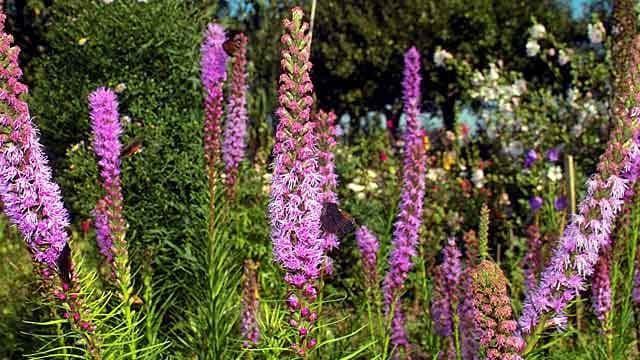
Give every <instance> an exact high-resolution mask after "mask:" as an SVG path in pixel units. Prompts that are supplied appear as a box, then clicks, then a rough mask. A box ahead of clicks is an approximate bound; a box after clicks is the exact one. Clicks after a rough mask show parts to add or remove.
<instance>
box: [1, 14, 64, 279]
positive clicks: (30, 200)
mask: <svg viewBox="0 0 640 360" xmlns="http://www.w3.org/2000/svg"><path fill="white" fill-rule="evenodd" d="M5 18H6V16H5V15H4V13H1V12H0V29H1V28H3V27H4V21H5ZM12 41H13V37H12V36H10V35H7V34H6V33H4V31H3V32H2V33H1V34H0V57H2V62H1V64H2V65H0V78H1V79H2V81H1V83H2V84H1V85H0V89H1V91H0V102H2V104H3V106H2V111H1V112H0V144H2V146H1V147H0V174H1V175H0V200H1V202H2V204H3V208H4V213H5V214H6V215H7V218H9V220H10V221H11V223H12V224H14V225H15V226H16V227H17V228H18V230H19V231H20V233H21V234H22V236H24V240H25V242H26V243H27V246H28V247H29V250H30V251H31V254H32V256H33V259H34V260H35V262H36V263H38V264H40V265H44V266H43V267H42V268H43V269H44V268H47V267H48V268H50V269H51V270H54V272H55V271H56V270H57V266H56V260H57V259H58V257H59V256H60V254H61V253H62V249H63V248H64V247H65V245H66V244H67V241H68V239H69V236H68V234H67V229H66V228H67V226H68V225H69V215H68V213H67V211H66V210H65V209H64V206H63V204H62V198H61V196H60V190H59V189H58V185H56V184H55V183H54V182H53V181H52V179H51V169H50V168H49V165H48V164H47V159H46V158H45V155H44V153H43V152H42V146H41V145H40V143H39V141H38V136H37V134H38V132H37V130H36V128H35V127H34V125H33V123H32V122H31V117H30V116H29V108H28V106H27V103H26V102H24V101H23V100H22V99H21V96H22V94H25V93H26V92H27V86H26V85H24V84H22V83H21V82H20V80H19V78H20V77H21V76H22V70H21V69H20V67H19V66H18V54H19V53H20V49H19V48H18V47H11V42H12Z"/></svg>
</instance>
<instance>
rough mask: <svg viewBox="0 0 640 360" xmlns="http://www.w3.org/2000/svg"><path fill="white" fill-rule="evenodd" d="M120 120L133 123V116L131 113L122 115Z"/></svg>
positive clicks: (124, 122)
mask: <svg viewBox="0 0 640 360" xmlns="http://www.w3.org/2000/svg"><path fill="white" fill-rule="evenodd" d="M120 122H121V123H123V124H131V117H130V116H129V115H122V116H120Z"/></svg>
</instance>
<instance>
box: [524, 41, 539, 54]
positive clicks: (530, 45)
mask: <svg viewBox="0 0 640 360" xmlns="http://www.w3.org/2000/svg"><path fill="white" fill-rule="evenodd" d="M526 50H527V56H529V57H534V56H536V55H538V52H540V44H538V42H537V41H536V40H532V39H530V40H529V41H527V45H526Z"/></svg>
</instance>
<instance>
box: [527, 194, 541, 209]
mask: <svg viewBox="0 0 640 360" xmlns="http://www.w3.org/2000/svg"><path fill="white" fill-rule="evenodd" d="M529 206H530V207H531V211H534V212H535V211H538V210H539V209H540V208H541V207H542V198H541V197H540V196H534V197H532V198H531V199H529Z"/></svg>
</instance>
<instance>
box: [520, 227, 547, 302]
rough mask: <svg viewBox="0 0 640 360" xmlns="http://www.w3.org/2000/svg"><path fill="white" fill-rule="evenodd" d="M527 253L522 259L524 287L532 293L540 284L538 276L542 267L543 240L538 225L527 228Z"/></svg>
mask: <svg viewBox="0 0 640 360" xmlns="http://www.w3.org/2000/svg"><path fill="white" fill-rule="evenodd" d="M527 236H528V238H529V241H528V242H527V252H526V254H525V255H524V258H523V259H522V267H523V269H524V287H525V289H526V291H527V292H528V291H532V290H533V289H534V288H535V286H536V284H537V283H538V280H537V275H538V268H539V267H540V264H541V262H542V261H541V260H542V259H540V250H541V247H542V238H541V237H540V230H539V229H538V226H537V225H529V227H528V228H527Z"/></svg>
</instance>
